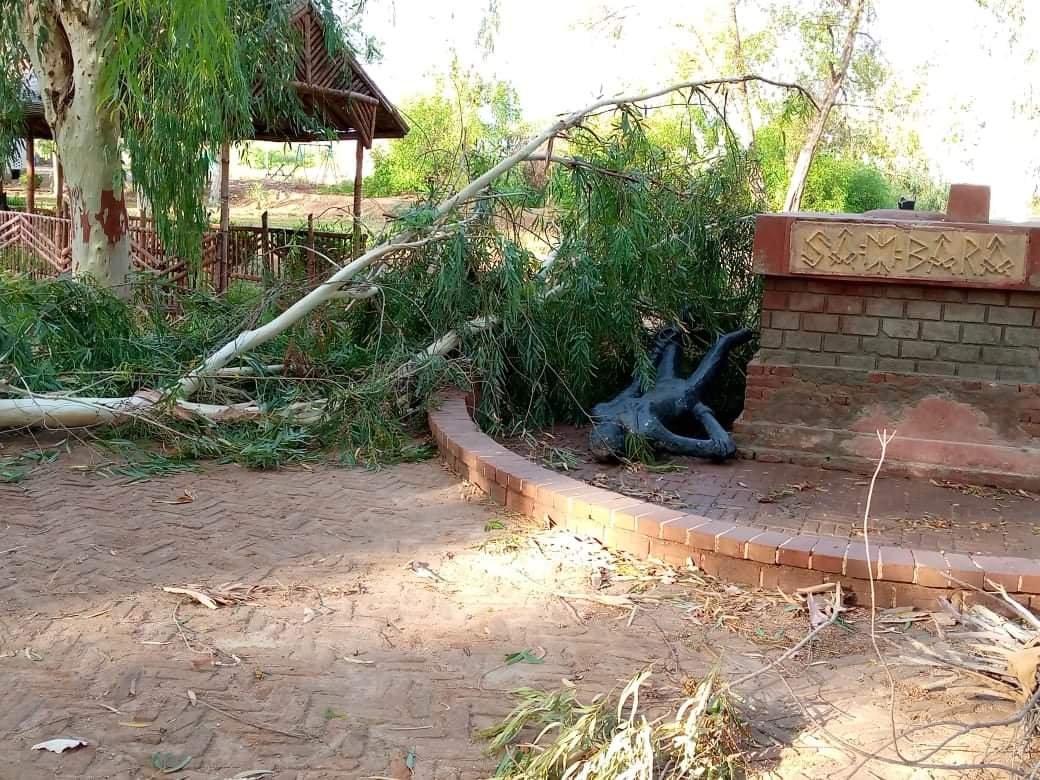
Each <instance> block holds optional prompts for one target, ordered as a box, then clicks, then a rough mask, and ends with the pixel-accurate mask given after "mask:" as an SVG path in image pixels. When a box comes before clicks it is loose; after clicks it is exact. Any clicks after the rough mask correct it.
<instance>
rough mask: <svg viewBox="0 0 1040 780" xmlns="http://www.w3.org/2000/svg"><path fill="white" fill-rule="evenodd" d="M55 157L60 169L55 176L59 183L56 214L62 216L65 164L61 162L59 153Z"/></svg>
mask: <svg viewBox="0 0 1040 780" xmlns="http://www.w3.org/2000/svg"><path fill="white" fill-rule="evenodd" d="M54 158H55V161H56V162H55V165H56V167H57V169H58V172H57V174H56V177H55V181H56V182H57V183H56V184H55V189H56V192H55V195H54V214H55V216H58V217H60V216H61V215H62V214H61V212H62V207H63V206H64V205H65V166H63V165H62V164H61V160H60V159H59V158H58V156H57V155H55V156H54Z"/></svg>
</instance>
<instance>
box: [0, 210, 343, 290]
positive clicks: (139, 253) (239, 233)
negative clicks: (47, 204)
mask: <svg viewBox="0 0 1040 780" xmlns="http://www.w3.org/2000/svg"><path fill="white" fill-rule="evenodd" d="M71 238H72V230H71V223H70V221H69V219H67V218H64V217H54V216H47V215H44V214H26V213H24V212H20V211H0V271H8V272H16V273H23V274H27V275H29V276H31V277H33V278H38V279H42V278H47V277H54V276H58V275H60V274H62V273H64V272H66V271H68V270H69V269H70V266H71V255H72V245H71ZM222 238H223V237H222V235H221V233H220V231H219V230H207V231H206V232H205V233H204V234H203V237H202V262H201V263H198V264H190V263H188V262H187V261H186V260H184V259H183V258H179V257H175V256H173V255H169V254H167V253H166V250H165V249H164V247H163V245H162V242H161V241H160V240H159V236H158V234H157V233H156V232H155V228H154V226H153V225H152V224H151V223H150V222H148V221H142V220H137V219H131V221H130V259H131V263H132V265H133V269H134V271H136V272H137V273H139V274H150V275H153V276H155V277H158V278H160V279H164V280H167V281H169V282H170V283H172V284H176V285H178V286H180V287H183V288H186V289H187V288H195V287H202V288H205V289H211V290H217V291H221V290H223V289H225V288H226V286H227V284H228V282H230V281H233V280H236V279H243V280H248V281H255V282H259V281H264V280H266V281H272V282H276V281H279V280H285V279H296V280H299V281H301V282H302V281H311V282H312V283H315V282H316V281H317V279H318V278H320V277H324V276H327V275H328V272H329V271H331V270H332V269H331V268H330V267H329V266H328V262H327V261H326V260H325V258H324V257H322V255H324V256H325V257H328V258H330V259H331V260H332V261H333V262H335V263H342V262H344V261H347V260H349V259H350V257H351V251H352V244H351V241H352V236H351V235H350V234H348V233H334V232H329V231H316V230H313V229H309V228H305V229H300V230H293V229H291V228H268V227H266V226H264V227H250V226H244V225H233V226H232V227H231V228H230V229H229V231H228V236H227V258H226V260H225V258H224V257H223V252H222V248H223V240H222Z"/></svg>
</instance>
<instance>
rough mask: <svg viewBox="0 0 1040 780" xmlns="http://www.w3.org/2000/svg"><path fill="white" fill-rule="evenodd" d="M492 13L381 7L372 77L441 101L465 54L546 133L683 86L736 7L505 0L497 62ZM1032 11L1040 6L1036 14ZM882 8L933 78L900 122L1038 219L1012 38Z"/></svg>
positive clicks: (475, 6) (1027, 31)
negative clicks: (615, 12)
mask: <svg viewBox="0 0 1040 780" xmlns="http://www.w3.org/2000/svg"><path fill="white" fill-rule="evenodd" d="M487 2H488V0H448V2H440V3H436V2H430V0H372V2H371V4H370V6H369V12H368V22H367V24H366V30H368V31H369V32H370V33H372V34H374V35H375V36H376V37H377V38H378V39H379V40H380V41H381V42H382V48H383V60H382V62H380V63H376V64H373V65H372V66H371V67H370V71H371V73H372V75H373V76H374V77H375V79H376V80H377V82H378V83H379V85H380V86H381V87H382V88H383V89H384V91H385V92H386V93H387V94H388V96H389V97H390V98H391V99H392V100H397V101H400V100H402V99H404V98H406V97H408V96H410V95H414V94H418V93H422V92H428V91H430V90H432V89H433V88H434V82H435V78H436V76H437V75H438V74H443V73H444V71H445V69H446V68H447V66H448V64H449V63H450V61H451V58H452V56H453V54H457V55H458V57H459V59H460V61H461V63H462V64H463V65H464V66H473V67H475V68H476V69H477V70H478V71H480V72H481V73H483V74H484V75H487V76H495V77H499V78H502V79H505V80H507V81H509V82H510V83H512V84H513V85H514V86H515V88H516V89H517V91H518V93H519V95H520V99H521V102H522V104H523V107H524V110H525V114H526V115H527V118H528V119H530V120H532V121H534V122H536V123H540V122H541V121H542V120H544V119H546V118H548V117H551V116H552V115H554V114H556V113H559V112H562V111H566V110H571V109H574V108H577V107H579V106H581V105H583V104H585V103H587V102H589V101H590V100H591V99H594V98H596V97H598V96H600V95H603V94H606V95H609V94H615V93H618V92H620V91H623V90H628V89H632V88H643V87H655V86H661V85H665V84H667V83H669V82H670V81H673V80H675V77H676V73H677V61H678V60H677V55H678V53H679V52H681V51H682V50H683V49H686V50H694V49H698V48H699V47H698V44H697V41H696V34H695V33H694V32H693V31H694V30H696V31H701V32H703V33H704V34H706V35H709V34H710V32H711V30H712V29H714V28H715V27H716V26H717V24H718V20H719V18H720V17H719V11H720V9H721V8H722V7H723V5H724V3H722V2H720V0H692V1H691V0H682V1H681V2H680V1H679V0H676V1H675V2H669V0H625V1H622V0H612V2H609V3H605V2H604V0H499V5H500V12H501V13H500V16H501V28H500V31H499V34H498V37H497V42H496V46H495V50H494V52H493V53H492V55H491V56H490V57H488V58H486V59H485V56H484V53H483V51H481V50H480V48H479V47H478V46H477V44H476V41H477V34H478V30H479V26H480V22H481V19H482V18H483V15H484V9H485V8H486V6H487ZM1033 4H1035V5H1038V6H1040V3H1037V2H1036V0H1028V2H1027V3H1026V5H1033ZM605 5H607V6H610V7H615V8H616V7H622V8H626V7H627V11H626V12H625V21H624V24H623V26H622V27H621V29H620V34H619V35H618V36H617V37H615V36H614V35H613V30H612V29H611V28H610V27H609V26H600V27H599V28H597V29H595V30H593V31H590V30H588V29H587V26H586V25H585V22H586V21H588V20H589V19H593V18H601V17H602V16H603V9H604V6H605ZM877 7H878V15H877V23H876V25H875V28H874V32H875V36H876V38H877V39H878V40H879V42H880V44H881V46H882V50H883V52H884V55H885V57H886V59H887V61H888V62H889V63H890V65H891V66H892V67H893V69H894V71H895V73H897V74H900V73H901V74H903V75H904V77H905V80H906V82H907V83H908V84H910V85H912V84H914V83H917V82H919V81H922V75H923V76H924V79H923V83H924V86H925V93H924V95H925V96H924V103H923V106H924V111H923V112H922V115H921V116H918V117H914V116H907V117H888V118H887V121H892V122H901V123H903V124H904V125H909V126H910V127H913V128H914V129H916V130H917V131H918V132H919V133H920V135H921V137H922V141H923V142H924V146H925V153H926V154H927V156H928V157H929V158H931V160H932V161H933V162H934V164H935V165H936V167H937V168H938V170H939V171H940V172H941V173H942V174H943V175H944V176H945V177H946V178H947V179H949V180H951V181H965V182H974V183H984V184H989V185H991V186H992V188H993V216H994V217H999V218H1006V219H1023V218H1025V217H1026V216H1027V215H1028V213H1029V210H1028V205H1029V201H1030V199H1031V197H1032V195H1033V193H1034V189H1035V188H1036V185H1037V183H1038V181H1037V168H1038V165H1040V143H1038V137H1037V133H1038V128H1040V122H1038V121H1036V120H1033V119H1030V118H1028V117H1027V116H1026V114H1025V113H1024V112H1023V111H1021V110H1017V109H1016V102H1022V101H1023V100H1025V99H1027V98H1030V97H1032V92H1033V87H1034V85H1036V84H1038V83H1040V66H1038V64H1037V62H1036V61H1035V60H1034V61H1032V62H1031V63H1030V64H1029V65H1028V66H1027V65H1026V62H1025V56H1024V54H1023V52H1022V50H1018V51H1016V52H1014V53H1012V52H1011V51H1010V46H1009V45H1008V43H1007V41H1006V39H1005V38H1006V32H1005V31H1002V30H1001V28H1000V27H999V26H998V25H997V24H995V23H993V22H992V17H991V16H990V15H989V14H988V12H986V11H984V10H981V9H979V7H978V3H977V0H877ZM1030 16H1031V18H1030V19H1028V20H1027V25H1026V27H1025V28H1024V29H1023V30H1022V31H1021V36H1022V40H1023V41H1025V42H1029V41H1040V8H1038V9H1037V10H1034V11H1033V12H1031V14H1030ZM742 21H743V20H742ZM712 75H716V74H712ZM764 75H775V76H776V77H779V78H783V77H785V76H787V75H789V74H783V73H780V74H764ZM1038 97H1040V96H1038ZM887 121H886V124H887Z"/></svg>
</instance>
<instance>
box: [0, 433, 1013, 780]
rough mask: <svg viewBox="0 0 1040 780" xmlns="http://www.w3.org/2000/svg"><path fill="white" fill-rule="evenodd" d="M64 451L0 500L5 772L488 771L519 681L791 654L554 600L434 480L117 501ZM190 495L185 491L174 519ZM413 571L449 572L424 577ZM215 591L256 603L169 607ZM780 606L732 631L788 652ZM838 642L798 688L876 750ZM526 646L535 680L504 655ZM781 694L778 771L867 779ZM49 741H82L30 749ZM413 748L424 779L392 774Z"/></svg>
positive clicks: (756, 612)
mask: <svg viewBox="0 0 1040 780" xmlns="http://www.w3.org/2000/svg"><path fill="white" fill-rule="evenodd" d="M10 452H11V446H10V442H8V447H7V448H6V449H5V454H6V453H10ZM71 460H72V462H71V463H70V462H68V459H66V458H65V457H64V456H63V458H62V459H59V461H58V462H57V463H54V464H49V465H46V466H41V467H40V468H38V469H37V470H36V471H35V472H34V473H33V474H32V475H31V477H30V478H29V479H28V480H27V481H26V482H24V483H21V484H19V485H13V486H12V485H9V486H2V487H0V506H2V507H3V513H2V515H0V529H2V540H3V541H2V543H0V674H2V679H3V681H4V685H3V686H0V756H2V757H3V761H2V763H0V779H2V780H8V779H10V780H15V778H17V779H18V780H35V778H54V777H64V778H91V779H95V778H142V777H146V778H147V777H159V776H163V775H160V774H159V772H157V771H155V770H153V769H150V768H149V766H150V757H151V756H152V754H153V753H157V752H166V753H172V754H176V755H177V756H191V762H190V763H189V764H188V765H187V767H185V769H183V770H182V771H179V772H176V773H175V774H173V775H166V776H170V777H176V778H187V779H188V780H196V779H199V780H201V778H207V779H208V780H211V779H213V778H218V779H219V778H230V777H232V776H234V775H235V774H237V773H239V772H243V771H246V770H252V769H260V768H265V769H271V770H274V774H273V775H272V777H274V778H275V779H276V780H288V779H289V778H296V779H297V780H301V779H302V778H307V780H315V779H317V778H350V779H351V780H358V779H359V778H366V777H387V776H390V777H396V778H401V779H402V780H470V779H474V778H481V777H488V776H489V775H490V774H491V771H492V769H493V764H492V762H490V761H489V759H488V758H487V757H485V756H484V755H483V754H482V752H481V747H480V745H479V744H478V743H476V742H474V740H473V733H474V731H475V730H476V729H478V728H481V727H484V726H487V725H489V724H490V723H492V722H494V721H497V720H499V719H501V718H502V717H503V716H504V715H505V713H506V712H507V711H508V709H509V707H510V702H509V699H508V697H507V695H506V693H505V691H506V690H508V689H512V688H514V687H518V686H520V685H528V686H534V687H546V688H547V687H557V686H558V685H559V684H560V680H561V678H567V679H569V680H572V681H575V682H576V683H577V685H578V689H579V695H580V696H581V697H583V698H585V699H590V698H591V697H592V695H593V694H595V693H599V692H602V691H604V690H607V689H609V688H611V687H613V686H614V685H616V684H617V682H618V681H619V680H623V679H627V678H628V677H629V676H631V675H632V674H633V673H634V672H635V671H636V670H638V669H639V668H641V667H642V666H643V665H645V664H646V663H654V664H655V666H656V668H657V669H658V670H659V672H660V674H658V675H655V681H658V682H657V683H656V685H657V688H656V689H655V691H654V693H653V695H654V696H656V697H659V698H661V699H665V700H668V699H674V697H675V696H676V695H677V694H678V690H679V687H680V686H681V685H682V683H683V681H684V680H685V679H686V678H687V677H694V678H696V677H699V676H703V674H705V673H706V672H707V670H708V669H710V668H711V667H712V666H714V665H715V664H716V663H717V662H718V661H719V660H720V659H721V660H722V662H723V667H724V670H725V673H726V674H740V673H743V672H746V671H748V670H752V669H756V668H759V667H760V665H761V664H762V662H763V658H764V655H763V654H764V653H769V652H771V651H773V652H775V648H776V647H777V645H776V644H775V643H773V644H768V645H766V646H764V647H763V646H761V645H757V644H754V643H752V642H750V641H748V640H747V639H745V638H742V637H743V636H744V635H743V634H738V633H737V632H734V631H732V630H727V629H725V628H722V627H721V624H720V623H719V622H718V621H717V620H716V619H714V618H710V616H709V615H704V616H703V617H698V615H700V614H701V613H700V612H698V610H697V609H694V608H693V607H691V606H690V604H691V599H693V600H695V596H694V595H693V594H690V593H685V592H682V591H681V589H680V591H677V593H679V594H680V595H682V598H683V600H682V601H681V602H680V604H685V605H686V606H684V607H683V608H682V609H680V608H676V607H671V606H661V607H658V608H653V609H650V608H647V609H641V610H640V611H639V613H638V614H633V615H628V614H627V611H619V610H617V609H613V608H609V607H600V606H596V605H589V604H587V603H586V602H582V601H575V602H574V603H572V604H571V605H570V606H568V604H566V603H565V602H563V601H561V599H560V598H558V597H557V596H556V595H555V594H557V593H560V592H564V593H585V592H589V590H590V588H591V585H590V584H589V575H590V571H591V570H590V568H589V567H588V566H587V565H585V564H583V563H582V562H581V561H580V560H578V559H577V558H574V557H573V555H572V554H571V553H567V552H566V551H565V552H564V554H562V555H560V554H554V553H552V551H547V550H545V549H542V548H541V547H538V546H536V545H530V544H529V545H521V548H520V549H519V550H510V549H508V548H507V549H505V550H503V551H501V552H495V551H494V550H490V551H489V550H488V549H485V548H484V545H485V543H486V542H487V541H488V539H489V538H499V537H500V536H501V535H502V532H494V531H492V532H489V530H488V522H489V519H491V518H492V517H496V516H497V517H501V514H500V510H498V509H496V508H494V507H491V506H488V505H486V504H483V503H480V502H478V501H475V500H473V497H472V496H471V495H468V494H466V493H465V492H464V488H463V487H461V486H460V485H459V484H458V482H457V481H456V480H455V479H454V478H452V477H451V476H450V475H449V474H447V473H446V472H445V471H444V470H443V469H442V468H441V467H440V466H439V465H438V464H434V463H425V464H413V465H402V466H396V467H393V468H387V469H384V470H382V471H375V472H372V471H364V470H360V469H355V470H347V469H336V468H331V467H324V466H322V467H315V468H313V469H307V470H302V469H301V470H286V471H280V472H274V473H261V474H258V473H253V472H247V471H244V470H242V469H240V468H237V467H234V466H207V467H206V469H205V471H204V472H203V473H201V474H180V475H177V476H174V477H169V478H165V479H157V480H153V481H149V482H143V483H139V484H135V485H126V484H122V483H120V481H118V480H112V479H104V478H99V477H95V476H92V475H89V474H87V473H85V472H82V471H76V470H74V469H73V468H71V466H74V465H75V464H76V462H77V461H76V460H75V458H72V459H71ZM185 491H190V494H191V496H192V498H193V500H191V501H190V502H188V503H176V502H177V501H178V500H179V499H181V497H183V496H185ZM719 498H720V500H728V501H733V500H734V497H733V495H732V494H731V493H728V492H727V493H726V496H725V497H723V496H722V494H721V491H720V497H719ZM505 538H506V539H507V540H508V538H509V535H508V532H506V537H505ZM415 560H419V561H425V562H428V563H429V564H430V566H431V567H432V568H433V569H434V570H436V571H437V572H438V573H439V574H440V575H441V576H442V577H443V578H444V581H440V580H435V581H431V580H428V579H423V578H420V577H418V576H416V575H415V574H414V572H413V571H412V570H411V569H409V568H408V563H409V561H415ZM227 582H243V583H247V584H250V585H259V586H262V588H263V590H261V591H258V592H257V593H256V594H255V595H254V596H253V601H254V602H255V603H253V604H250V605H242V606H228V607H221V608H220V609H217V610H207V609H205V608H203V607H201V606H199V605H197V604H195V603H194V602H191V601H189V600H187V599H184V598H182V597H179V596H177V595H174V594H170V593H164V592H163V591H162V590H161V587H162V586H164V585H188V584H201V585H204V586H209V587H214V586H217V585H220V584H221V583H227ZM724 592H726V593H732V591H724ZM774 602H775V599H774ZM774 602H770V600H769V599H768V598H763V599H762V601H761V604H758V605H755V606H752V608H751V609H752V611H751V612H750V613H746V614H744V616H743V619H744V620H745V621H747V622H748V624H749V625H751V626H759V627H760V626H763V625H765V626H768V627H769V631H770V637H772V638H773V639H775V636H774V634H773V632H774V631H778V632H779V635H780V636H781V637H782V639H783V643H791V642H793V641H796V640H797V638H799V637H800V636H801V635H803V634H804V631H805V630H806V629H805V618H804V616H799V615H793V614H791V613H790V612H787V611H785V610H784V609H783V605H782V604H781V605H779V606H777V605H776V604H775V603H774ZM752 603H753V605H754V604H755V602H752ZM575 605H576V606H575ZM709 618H710V619H709ZM850 620H852V621H853V623H854V624H860V625H861V621H862V617H860V618H856V617H854V616H850ZM729 622H731V621H730V620H729V619H727V624H728V623H729ZM834 632H835V635H834V638H833V639H832V640H831V641H829V642H828V643H825V644H826V646H824V647H821V648H817V651H816V653H817V654H816V655H815V656H814V657H813V658H812V659H811V660H813V661H815V663H813V664H812V665H811V666H805V665H804V662H805V661H806V660H809V659H807V658H804V657H803V658H800V659H799V660H798V662H797V663H796V664H795V665H794V666H793V668H792V669H791V672H792V675H791V681H792V684H793V685H794V686H795V687H796V689H797V690H798V691H799V692H800V693H801V694H802V695H803V696H804V697H805V699H806V701H807V703H808V705H809V706H810V707H812V708H813V709H814V711H816V712H817V713H818V714H819V715H820V717H823V718H824V719H825V720H827V722H828V725H829V727H830V728H831V729H832V730H833V731H835V732H836V733H838V734H841V735H844V736H845V737H846V738H849V739H851V740H854V741H855V742H856V744H859V745H862V746H866V747H870V746H877V745H879V744H881V742H883V741H884V739H885V729H886V728H887V727H886V725H885V724H886V723H887V720H886V718H887V715H886V713H887V698H886V697H885V694H884V689H885V685H886V683H885V677H884V675H883V673H882V671H881V670H880V668H879V667H878V665H877V664H876V663H874V661H873V659H872V658H871V656H870V654H869V650H868V649H867V647H866V645H865V636H864V634H863V633H862V631H860V632H857V633H855V634H847V633H846V632H844V631H841V630H839V629H834ZM780 646H783V644H781V645H780ZM528 648H530V649H534V650H535V651H536V652H539V653H541V652H544V653H545V663H544V664H541V665H528V664H517V665H514V666H506V665H505V664H504V663H503V659H504V657H505V655H506V654H507V653H512V652H516V651H519V650H523V649H528ZM904 673H905V672H904V671H903V670H901V671H900V672H899V674H900V675H903V674H904ZM906 673H908V672H906ZM914 674H919V673H914ZM189 690H190V691H193V692H194V693H195V695H196V698H197V704H195V705H194V706H193V704H192V702H191V701H190V700H189V697H188V691H189ZM865 693H869V694H870V695H869V696H865ZM784 696H786V692H785V689H783V688H782V687H781V685H780V683H779V682H776V681H773V680H770V679H768V678H759V679H758V680H756V681H755V690H754V691H752V692H750V694H749V697H748V699H747V702H748V704H749V706H753V707H755V708H756V721H757V722H758V723H759V725H760V727H761V729H762V730H763V733H766V734H769V735H771V736H770V739H775V740H777V748H776V751H775V755H774V759H773V760H774V762H775V763H774V765H773V771H775V772H776V776H778V777H797V776H803V775H804V776H810V777H817V776H825V775H830V774H833V773H834V772H837V771H839V770H842V769H847V768H849V767H852V766H854V765H855V763H856V759H855V758H854V757H850V756H842V755H840V754H836V753H835V752H834V751H830V750H829V749H828V750H820V745H821V744H822V743H821V742H820V738H819V737H818V736H813V734H812V730H811V729H808V728H807V726H806V724H805V723H804V722H802V721H801V719H800V717H799V716H798V715H797V714H796V712H795V711H794V710H793V708H792V707H791V706H790V705H789V704H787V705H784V704H783V703H782V702H783V697H784ZM937 696H938V695H937V694H933V695H931V696H920V695H918V696H916V697H915V698H913V699H912V700H910V701H908V702H907V703H906V705H905V706H906V709H905V710H903V711H901V712H905V717H907V718H911V719H919V718H921V717H925V716H928V717H931V716H932V715H934V714H935V713H940V712H941V713H942V715H943V716H948V717H957V716H962V717H994V714H995V713H996V714H1000V713H1005V712H1006V708H1004V709H1001V706H1002V705H997V704H992V703H988V704H978V703H974V702H971V701H969V700H965V699H963V698H954V699H951V700H946V699H941V698H937ZM207 704H209V705H212V707H216V708H218V709H219V710H222V711H223V712H219V711H216V710H214V709H211V708H209V707H207V706H206V705H207ZM929 713H931V714H932V715H929ZM903 717H904V715H903V714H901V718H903ZM258 726H263V727H266V728H260V727H258ZM271 729H277V730H278V731H280V732H287V733H276V732H275V731H272V730H271ZM58 736H67V737H78V738H83V739H86V740H87V741H88V742H89V743H90V746H89V747H88V748H85V749H82V750H79V751H76V752H73V753H67V754H63V755H60V756H59V755H54V754H51V753H46V752H34V751H32V750H30V747H31V745H33V744H34V743H36V742H39V741H42V740H45V739H49V738H53V737H58ZM988 736H989V735H987V738H988ZM792 742H793V743H794V745H795V747H793V748H791V747H786V746H787V745H789V744H791V743H792ZM969 747H970V745H969ZM976 747H977V748H978V749H979V750H981V749H982V748H983V747H984V745H982V744H981V742H980V743H979V744H978V745H977V746H976ZM961 748H962V749H963V748H964V745H962V746H961ZM409 753H412V754H413V755H414V757H415V768H414V774H413V773H411V772H403V771H402V769H401V767H402V763H403V761H404V758H405V756H407V755H408V754H409ZM958 755H963V754H958ZM880 769H881V771H883V772H884V776H885V777H909V776H911V774H912V772H910V771H909V770H907V771H904V770H901V769H900V770H898V771H896V770H895V769H892V768H887V767H881V768H880ZM857 776H859V775H857ZM864 776H871V775H864ZM936 776H940V775H936Z"/></svg>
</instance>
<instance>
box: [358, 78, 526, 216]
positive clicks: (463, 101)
mask: <svg viewBox="0 0 1040 780" xmlns="http://www.w3.org/2000/svg"><path fill="white" fill-rule="evenodd" d="M401 110H402V113H403V114H404V115H405V116H406V117H407V119H408V122H409V125H410V126H411V132H409V134H408V135H407V136H405V137H404V138H402V139H399V140H397V141H394V142H393V143H392V144H391V145H390V146H389V147H388V148H386V149H379V148H377V149H375V150H374V151H373V152H372V159H373V172H372V175H370V176H369V177H368V178H367V179H366V180H365V193H366V194H367V195H369V196H373V197H381V196H387V195H405V194H418V195H430V196H435V195H443V194H444V193H446V192H448V191H449V190H451V189H457V188H458V187H460V186H461V185H462V184H463V183H465V182H466V181H468V180H469V179H471V178H474V177H475V176H479V175H480V174H481V173H483V170H481V165H483V164H484V163H482V162H481V161H482V160H486V159H488V158H491V157H493V158H495V161H497V160H498V159H499V158H501V157H502V156H504V155H505V153H506V152H507V151H508V150H509V148H510V147H511V146H512V145H514V144H516V143H517V142H518V141H519V140H520V139H521V138H522V137H523V136H524V134H525V132H526V130H527V128H526V126H525V124H524V122H523V119H522V117H521V111H520V104H519V99H518V98H517V95H516V91H515V90H514V89H513V88H512V87H511V86H510V85H509V84H508V83H506V82H504V81H498V80H485V79H482V78H480V77H479V76H477V75H475V74H473V73H467V72H463V71H462V70H461V68H460V67H459V65H458V62H457V61H456V62H455V63H454V64H453V66H452V68H451V71H450V72H449V74H448V75H447V76H446V77H443V78H441V79H439V80H438V85H437V90H436V91H435V92H433V93H430V94H426V95H419V96H417V97H414V98H412V99H410V100H406V101H404V102H403V103H402V105H401Z"/></svg>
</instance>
